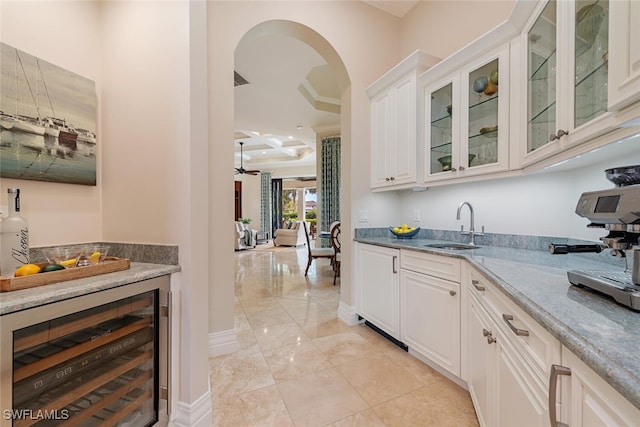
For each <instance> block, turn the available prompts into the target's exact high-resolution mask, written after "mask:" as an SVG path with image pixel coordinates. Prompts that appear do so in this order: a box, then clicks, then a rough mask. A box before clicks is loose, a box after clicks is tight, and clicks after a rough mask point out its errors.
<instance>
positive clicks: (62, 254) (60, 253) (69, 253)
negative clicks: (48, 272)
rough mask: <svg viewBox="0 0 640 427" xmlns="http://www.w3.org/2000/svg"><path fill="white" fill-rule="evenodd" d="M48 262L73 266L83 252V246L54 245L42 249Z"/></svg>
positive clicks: (68, 266) (66, 266) (67, 266)
mask: <svg viewBox="0 0 640 427" xmlns="http://www.w3.org/2000/svg"><path fill="white" fill-rule="evenodd" d="M42 253H43V254H44V256H45V257H46V258H47V262H48V263H49V264H60V265H62V266H63V267H64V268H74V267H76V266H77V265H78V260H79V259H80V257H81V256H82V255H83V254H84V246H56V247H53V248H45V249H42Z"/></svg>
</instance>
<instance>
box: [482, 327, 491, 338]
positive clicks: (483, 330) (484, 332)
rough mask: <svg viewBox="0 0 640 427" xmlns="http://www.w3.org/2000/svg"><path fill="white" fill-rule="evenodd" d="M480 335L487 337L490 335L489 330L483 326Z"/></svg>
mask: <svg viewBox="0 0 640 427" xmlns="http://www.w3.org/2000/svg"><path fill="white" fill-rule="evenodd" d="M482 335H483V336H485V337H488V336H489V335H491V332H490V331H487V330H486V329H484V328H483V329H482Z"/></svg>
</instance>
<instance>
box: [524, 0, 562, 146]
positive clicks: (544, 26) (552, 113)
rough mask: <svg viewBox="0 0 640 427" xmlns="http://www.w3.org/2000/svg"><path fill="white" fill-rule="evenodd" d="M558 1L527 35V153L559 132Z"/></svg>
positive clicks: (545, 9)
mask: <svg viewBox="0 0 640 427" xmlns="http://www.w3.org/2000/svg"><path fill="white" fill-rule="evenodd" d="M556 9H557V7H556V2H555V0H554V1H550V2H549V3H547V5H546V6H545V8H544V9H543V11H542V13H541V14H540V16H538V19H537V20H536V21H535V23H534V24H533V26H532V27H531V29H530V30H529V32H528V34H527V43H528V44H527V58H528V61H527V68H528V69H527V93H528V95H529V96H528V105H527V153H530V152H532V151H534V150H536V149H538V148H540V147H542V146H543V145H545V144H548V143H549V142H550V138H549V136H550V135H551V134H555V132H556V128H557V126H556V79H557V69H556V60H557V58H556V52H557V42H556V26H557V24H556V20H557V18H556Z"/></svg>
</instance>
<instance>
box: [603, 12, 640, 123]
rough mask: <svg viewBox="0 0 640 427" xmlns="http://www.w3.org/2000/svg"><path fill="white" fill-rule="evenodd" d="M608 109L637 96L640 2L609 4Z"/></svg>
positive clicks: (639, 91)
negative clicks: (610, 23)
mask: <svg viewBox="0 0 640 427" xmlns="http://www.w3.org/2000/svg"><path fill="white" fill-rule="evenodd" d="M609 9H610V19H611V22H612V23H615V25H611V37H610V43H609V74H610V82H609V110H610V111H613V110H619V109H621V108H623V107H626V106H628V105H630V104H631V103H633V102H636V101H639V100H640V25H638V23H639V22H640V2H638V1H637V0H616V1H612V2H611V5H610V7H609Z"/></svg>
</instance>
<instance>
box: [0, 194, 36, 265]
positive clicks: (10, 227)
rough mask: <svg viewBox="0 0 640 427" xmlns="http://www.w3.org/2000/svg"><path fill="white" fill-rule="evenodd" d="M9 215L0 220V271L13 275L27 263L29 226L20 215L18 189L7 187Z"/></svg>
mask: <svg viewBox="0 0 640 427" xmlns="http://www.w3.org/2000/svg"><path fill="white" fill-rule="evenodd" d="M7 191H8V193H9V205H8V206H9V216H7V217H6V218H4V220H3V221H2V222H0V272H1V274H2V276H4V277H13V274H14V272H15V271H16V270H17V269H18V268H20V267H21V266H22V265H24V264H29V226H28V224H27V220H26V219H24V218H23V217H22V216H21V215H20V190H19V189H17V188H9V189H8V190H7Z"/></svg>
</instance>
